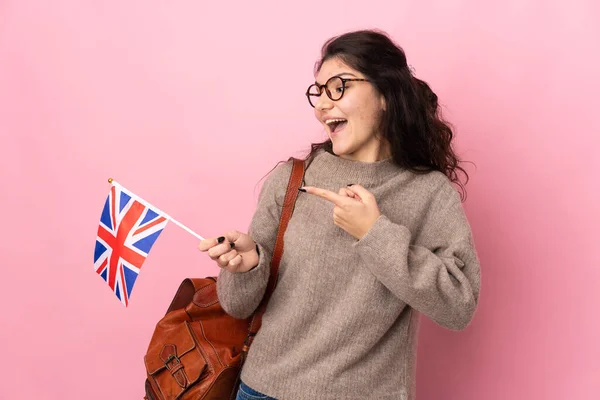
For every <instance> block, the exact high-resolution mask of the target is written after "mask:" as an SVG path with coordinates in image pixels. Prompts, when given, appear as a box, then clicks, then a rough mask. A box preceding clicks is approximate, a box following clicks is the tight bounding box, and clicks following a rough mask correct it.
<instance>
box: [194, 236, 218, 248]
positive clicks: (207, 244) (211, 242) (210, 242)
mask: <svg viewBox="0 0 600 400" xmlns="http://www.w3.org/2000/svg"><path fill="white" fill-rule="evenodd" d="M218 244H219V241H218V238H216V237H215V238H206V239H203V240H201V241H200V243H199V244H198V249H200V251H207V250H210V249H211V248H213V247H215V246H216V245H218Z"/></svg>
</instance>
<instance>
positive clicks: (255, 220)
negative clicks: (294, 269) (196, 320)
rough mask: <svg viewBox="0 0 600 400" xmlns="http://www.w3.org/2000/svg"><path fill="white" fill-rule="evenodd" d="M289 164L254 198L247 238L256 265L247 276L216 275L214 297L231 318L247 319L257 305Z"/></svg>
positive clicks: (265, 279)
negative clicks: (254, 246)
mask: <svg viewBox="0 0 600 400" xmlns="http://www.w3.org/2000/svg"><path fill="white" fill-rule="evenodd" d="M291 170H292V169H291V163H285V164H282V165H279V166H277V167H276V168H275V170H274V171H273V172H272V173H271V174H270V175H269V176H268V177H267V179H266V180H265V183H264V184H263V187H262V188H261V192H260V195H259V198H258V205H257V208H256V211H255V212H254V215H253V216H252V220H251V222H250V226H249V229H248V234H249V235H250V236H251V237H252V239H254V241H255V242H256V244H257V245H258V252H259V261H258V265H257V266H256V267H254V268H253V269H251V270H250V271H247V272H242V273H233V272H229V271H227V270H225V269H221V271H220V272H219V278H218V279H217V295H218V297H219V301H220V303H221V306H222V307H223V310H225V312H227V313H228V314H229V315H231V316H232V317H235V318H247V317H249V316H250V315H252V313H253V312H254V311H255V310H256V308H257V307H258V305H259V304H260V302H261V300H262V298H263V296H264V294H265V290H266V288H267V283H268V281H269V275H270V271H271V259H272V257H273V249H274V247H275V241H276V239H277V229H278V227H279V218H280V216H281V210H282V205H283V201H284V197H285V191H286V188H287V183H288V180H289V176H290V173H291Z"/></svg>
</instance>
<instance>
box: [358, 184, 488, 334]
mask: <svg viewBox="0 0 600 400" xmlns="http://www.w3.org/2000/svg"><path fill="white" fill-rule="evenodd" d="M439 192H440V193H438V195H436V198H435V199H434V200H433V202H432V205H431V207H429V209H428V210H429V211H428V213H427V215H426V216H425V218H424V219H423V224H422V225H421V226H420V228H421V229H419V232H413V233H411V231H410V230H409V229H408V228H407V227H406V226H404V225H401V224H400V223H394V222H392V221H390V219H389V218H387V217H386V216H385V215H381V216H380V217H379V218H378V219H377V221H376V222H375V224H374V225H373V226H372V227H371V229H370V230H369V232H367V234H366V235H365V236H364V237H363V238H361V239H360V240H359V241H357V242H356V243H355V244H354V246H355V247H356V248H357V249H358V251H359V254H360V256H361V257H362V258H363V259H364V260H365V261H366V264H367V265H368V268H369V269H370V270H371V272H372V273H373V274H374V275H375V276H376V277H377V279H379V281H380V282H381V283H382V284H383V285H385V286H386V287H387V288H388V289H389V290H390V291H391V292H392V293H393V294H394V295H395V296H397V297H398V298H399V299H401V300H402V301H404V302H405V303H406V304H408V305H410V306H411V307H413V308H414V309H416V310H417V311H420V312H421V313H423V314H424V315H426V316H428V317H429V318H431V319H432V320H433V321H434V322H436V323H437V324H439V325H441V326H443V327H446V328H448V329H452V330H461V329H464V328H466V327H467V325H468V324H469V323H470V321H471V320H472V318H473V315H474V313H475V309H476V307H477V302H478V297H479V287H480V264H479V260H478V256H477V253H476V250H475V247H474V243H473V239H472V233H471V228H470V226H469V223H468V221H467V219H466V216H465V214H464V211H463V208H462V205H461V202H460V197H459V196H458V193H457V192H456V190H455V189H454V188H453V187H451V186H448V187H446V188H443V190H440V191H439ZM415 233H418V238H417V237H416V235H415ZM417 239H418V240H417ZM415 242H417V243H418V244H415Z"/></svg>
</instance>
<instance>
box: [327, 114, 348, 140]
mask: <svg viewBox="0 0 600 400" xmlns="http://www.w3.org/2000/svg"><path fill="white" fill-rule="evenodd" d="M328 119H345V120H346V123H348V122H347V121H348V118H344V117H338V116H335V115H325V116H324V117H322V118H321V123H322V124H323V125H325V127H326V128H327V130H328V131H329V134H330V135H331V137H335V136H337V135H338V134H339V132H338V133H333V132H331V127H330V126H329V125H327V123H326V122H325V121H327V120H328ZM344 129H346V128H345V127H344ZM342 130H343V129H342Z"/></svg>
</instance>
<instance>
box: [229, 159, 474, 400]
mask: <svg viewBox="0 0 600 400" xmlns="http://www.w3.org/2000/svg"><path fill="white" fill-rule="evenodd" d="M290 172H291V162H287V163H285V164H281V165H279V166H278V167H277V168H276V169H275V170H274V171H273V172H272V173H271V174H270V175H269V176H268V177H267V179H266V181H265V183H264V185H263V188H262V190H261V193H260V197H259V203H258V207H257V209H256V212H255V214H254V216H253V218H252V222H251V224H250V230H249V234H250V235H251V236H252V238H253V239H254V240H255V241H256V242H257V243H258V245H259V250H260V262H259V265H258V266H257V267H256V268H254V269H252V270H250V271H248V272H245V273H230V272H228V271H226V270H221V272H220V275H219V279H218V296H219V299H220V301H221V303H222V306H223V308H224V309H225V310H226V311H227V312H228V313H229V314H231V315H232V316H234V317H239V318H242V317H247V316H249V315H250V314H251V313H252V312H253V311H254V310H255V309H256V307H257V306H258V304H259V302H260V300H261V298H262V296H263V294H264V291H265V288H266V284H267V280H268V277H269V268H270V261H271V257H272V251H273V248H274V244H275V239H276V233H277V226H278V223H279V216H280V215H281V204H282V203H283V198H284V195H285V190H286V187H287V182H288V179H289V176H290ZM348 184H360V185H362V186H364V187H365V188H366V189H367V190H368V191H370V192H371V193H373V195H374V196H375V198H376V200H377V204H378V206H379V210H380V212H381V214H382V215H381V216H380V217H379V219H378V220H377V221H376V222H375V224H374V225H373V227H372V228H371V230H370V231H369V232H368V233H367V234H366V235H365V236H364V237H363V238H362V239H360V240H357V239H355V238H354V237H352V236H351V235H350V234H348V233H347V232H345V231H344V230H343V229H341V228H339V227H338V226H336V225H335V224H334V222H333V207H334V205H333V204H332V203H330V202H328V201H326V200H324V199H322V198H320V197H317V196H315V195H310V194H308V193H299V194H298V200H297V202H296V207H295V210H294V214H293V216H292V219H291V220H290V224H289V225H288V229H287V231H286V234H285V239H284V243H285V247H284V253H283V257H282V260H281V264H280V272H279V280H278V283H277V287H276V289H275V292H274V293H273V296H272V297H271V300H270V302H269V305H268V307H267V310H266V312H265V314H264V317H263V324H262V327H261V329H260V331H259V333H258V334H257V336H256V338H255V340H254V342H253V344H252V346H251V348H250V351H249V354H248V359H247V361H246V364H245V365H244V368H243V371H242V380H243V381H244V382H245V383H246V384H248V385H249V386H250V387H252V388H253V389H255V390H258V391H260V392H262V393H265V394H267V395H269V396H272V397H275V398H277V399H280V400H314V399H331V400H333V399H335V400H343V399H373V400H375V399H381V400H384V399H385V400H388V399H389V400H391V399H394V400H396V399H399V400H412V399H414V398H415V395H416V393H415V386H416V385H415V367H416V359H415V357H416V349H417V334H418V327H419V315H420V314H421V313H422V314H424V315H426V316H427V317H429V318H431V319H432V320H433V321H435V322H436V323H438V324H439V325H441V326H444V327H446V328H449V329H452V330H459V329H463V328H465V327H466V326H467V325H468V324H469V322H470V321H471V319H472V317H473V314H474V312H475V309H476V306H477V300H478V296H479V287H480V268H479V260H478V256H477V253H476V250H475V248H474V242H473V238H472V234H471V229H470V226H469V223H468V221H467V219H466V217H465V214H464V212H463V208H462V204H461V201H460V197H459V195H458V193H457V191H456V189H455V188H454V186H453V185H452V184H451V183H450V181H449V180H448V179H447V178H446V176H444V175H443V174H442V173H439V172H431V173H429V174H427V175H417V174H414V173H412V172H410V171H407V170H403V169H401V168H399V167H397V166H395V165H394V164H393V163H392V162H391V160H390V159H388V160H385V161H379V162H374V163H363V162H357V161H350V160H346V159H342V158H340V157H337V156H335V155H333V154H330V153H327V152H325V151H321V152H320V153H319V154H318V156H317V157H316V158H315V160H314V161H313V163H312V164H311V165H310V166H309V168H308V169H307V170H306V175H305V185H306V186H316V187H320V188H324V189H329V190H331V191H334V192H336V193H337V192H338V190H339V188H341V187H345V186H346V185H348Z"/></svg>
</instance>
